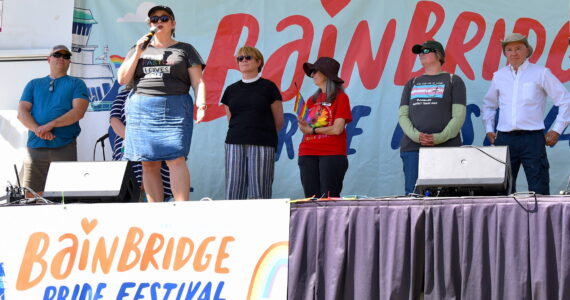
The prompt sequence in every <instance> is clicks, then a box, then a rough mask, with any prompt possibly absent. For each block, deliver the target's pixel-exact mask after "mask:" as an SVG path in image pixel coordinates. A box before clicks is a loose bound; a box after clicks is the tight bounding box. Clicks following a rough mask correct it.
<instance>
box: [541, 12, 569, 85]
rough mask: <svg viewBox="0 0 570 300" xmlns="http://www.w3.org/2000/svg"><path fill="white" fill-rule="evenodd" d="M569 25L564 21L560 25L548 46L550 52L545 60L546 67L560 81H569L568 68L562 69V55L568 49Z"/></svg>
mask: <svg viewBox="0 0 570 300" xmlns="http://www.w3.org/2000/svg"><path fill="white" fill-rule="evenodd" d="M569 26H570V22H566V23H565V24H564V25H562V28H560V30H559V31H558V34H557V35H556V38H554V42H553V43H552V45H551V46H550V53H548V59H547V60H546V67H547V68H549V69H550V70H551V71H552V74H554V76H556V77H558V79H560V81H562V82H567V81H570V69H566V70H562V62H563V61H564V58H565V57H564V55H565V54H566V51H568V37H569V36H570V28H569Z"/></svg>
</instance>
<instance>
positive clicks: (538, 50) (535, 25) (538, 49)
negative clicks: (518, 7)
mask: <svg viewBox="0 0 570 300" xmlns="http://www.w3.org/2000/svg"><path fill="white" fill-rule="evenodd" d="M531 30H532V31H534V33H536V45H534V47H533V48H534V51H533V53H532V55H531V56H530V58H529V59H528V61H529V62H531V63H536V62H537V61H538V59H539V58H540V56H541V55H542V52H544V45H545V44H546V29H544V26H542V24H540V22H538V21H537V20H534V19H529V18H520V19H518V20H517V22H516V23H515V27H514V29H513V32H518V33H520V34H524V35H526V36H527V37H528V36H529V33H530V31H531ZM531 46H532V45H531Z"/></svg>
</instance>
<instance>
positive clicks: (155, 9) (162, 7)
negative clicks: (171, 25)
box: [148, 5, 174, 20]
mask: <svg viewBox="0 0 570 300" xmlns="http://www.w3.org/2000/svg"><path fill="white" fill-rule="evenodd" d="M159 10H163V11H165V12H166V13H167V14H168V15H170V16H171V17H172V19H173V20H174V13H173V12H172V9H170V7H168V6H166V5H157V6H155V7H153V8H151V9H150V10H149V11H148V16H149V17H150V16H152V15H153V14H154V13H155V12H156V11H159Z"/></svg>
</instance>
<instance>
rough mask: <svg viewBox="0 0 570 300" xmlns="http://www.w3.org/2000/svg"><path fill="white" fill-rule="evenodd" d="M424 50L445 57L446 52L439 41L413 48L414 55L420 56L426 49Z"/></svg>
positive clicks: (428, 42) (427, 42)
mask: <svg viewBox="0 0 570 300" xmlns="http://www.w3.org/2000/svg"><path fill="white" fill-rule="evenodd" d="M424 48H429V49H433V50H435V51H437V52H439V53H441V56H443V57H445V51H444V50H443V46H442V45H441V43H440V42H438V41H426V42H425V43H423V44H421V45H420V44H417V45H414V46H413V47H412V52H413V53H414V54H420V52H422V49H424Z"/></svg>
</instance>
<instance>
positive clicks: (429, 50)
mask: <svg viewBox="0 0 570 300" xmlns="http://www.w3.org/2000/svg"><path fill="white" fill-rule="evenodd" d="M430 52H437V50H435V49H431V48H423V49H422V50H421V51H420V53H418V54H428V53H430Z"/></svg>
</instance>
